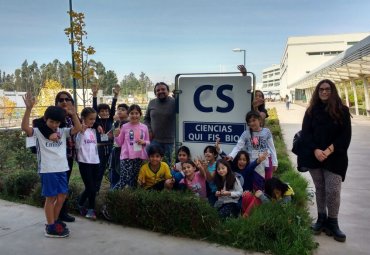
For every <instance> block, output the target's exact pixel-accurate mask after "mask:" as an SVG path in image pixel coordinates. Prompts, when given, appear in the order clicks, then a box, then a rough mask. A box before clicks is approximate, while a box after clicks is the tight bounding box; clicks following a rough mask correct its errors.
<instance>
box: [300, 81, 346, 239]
mask: <svg viewBox="0 0 370 255" xmlns="http://www.w3.org/2000/svg"><path fill="white" fill-rule="evenodd" d="M351 133H352V131H351V115H350V113H349V109H348V107H347V106H345V105H343V103H342V100H341V99H340V97H339V95H338V91H337V88H336V87H335V84H334V83H333V82H332V81H331V80H327V79H326V80H322V81H320V82H319V83H318V84H317V86H316V88H315V91H314V92H313V95H312V98H311V102H310V105H309V107H308V108H307V110H306V113H305V115H304V119H303V123H302V134H301V137H302V143H303V145H304V146H302V147H303V149H302V152H301V153H300V155H299V157H300V161H301V162H300V165H301V166H302V167H304V168H306V169H308V170H309V172H310V174H311V176H312V180H313V182H314V184H315V188H316V204H317V212H318V218H317V222H316V223H315V224H313V226H312V229H313V231H314V233H315V234H320V233H321V231H323V230H325V231H326V233H327V234H328V235H333V236H334V239H335V240H337V241H339V242H344V241H345V240H346V235H345V234H344V233H343V232H342V231H341V230H340V229H339V226H338V213H339V205H340V193H341V183H342V182H343V181H344V179H345V176H346V172H347V167H348V156H347V150H348V147H349V144H350V142H351Z"/></svg>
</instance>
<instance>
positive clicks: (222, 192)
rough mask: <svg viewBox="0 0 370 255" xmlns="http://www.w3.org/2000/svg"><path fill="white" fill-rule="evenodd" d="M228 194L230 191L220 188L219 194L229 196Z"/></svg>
mask: <svg viewBox="0 0 370 255" xmlns="http://www.w3.org/2000/svg"><path fill="white" fill-rule="evenodd" d="M230 195H231V192H230V191H227V190H224V189H222V190H221V196H230Z"/></svg>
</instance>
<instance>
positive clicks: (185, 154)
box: [171, 146, 190, 187]
mask: <svg viewBox="0 0 370 255" xmlns="http://www.w3.org/2000/svg"><path fill="white" fill-rule="evenodd" d="M188 160H190V149H189V148H188V147H186V146H181V147H180V148H179V149H178V150H177V160H176V161H177V162H176V163H175V165H174V166H173V169H172V170H171V175H172V177H173V178H174V179H175V187H176V186H178V184H179V183H180V181H181V180H182V179H183V178H184V176H185V174H184V172H183V171H182V164H183V163H184V162H187V161H188Z"/></svg>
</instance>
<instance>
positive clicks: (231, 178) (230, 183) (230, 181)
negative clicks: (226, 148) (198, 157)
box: [213, 159, 236, 191]
mask: <svg viewBox="0 0 370 255" xmlns="http://www.w3.org/2000/svg"><path fill="white" fill-rule="evenodd" d="M220 164H222V165H224V166H226V167H227V174H226V176H225V177H226V178H225V181H226V190H232V189H233V188H234V184H235V182H236V178H235V175H234V172H233V171H232V170H231V166H230V164H229V162H227V161H226V160H225V159H219V160H217V163H216V174H215V178H214V180H213V181H214V183H215V185H216V186H217V190H218V191H220V190H222V189H223V188H224V181H223V180H222V177H221V175H219V174H218V172H217V168H218V166H219V165H220Z"/></svg>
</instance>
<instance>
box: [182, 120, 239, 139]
mask: <svg viewBox="0 0 370 255" xmlns="http://www.w3.org/2000/svg"><path fill="white" fill-rule="evenodd" d="M245 126H246V124H245V123H220V122H184V127H183V130H184V132H183V134H184V137H183V141H184V142H189V143H208V142H210V141H215V140H216V139H217V138H220V141H221V142H223V143H224V144H235V143H236V142H237V141H238V140H239V137H240V135H241V134H242V133H243V131H244V130H245Z"/></svg>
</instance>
